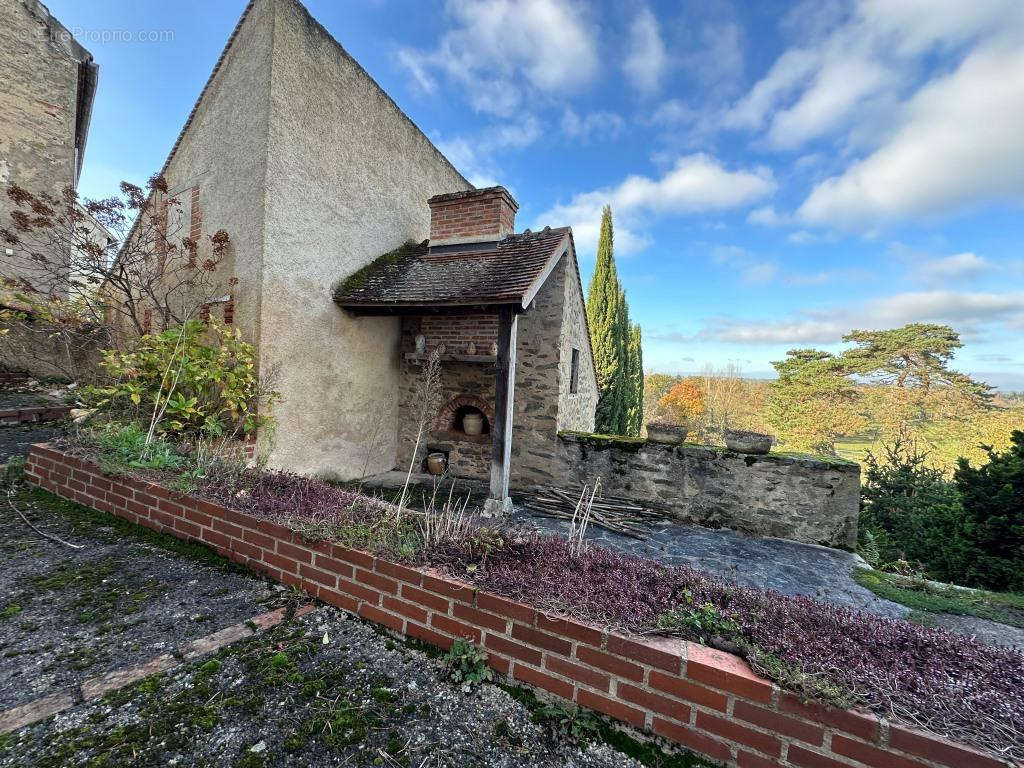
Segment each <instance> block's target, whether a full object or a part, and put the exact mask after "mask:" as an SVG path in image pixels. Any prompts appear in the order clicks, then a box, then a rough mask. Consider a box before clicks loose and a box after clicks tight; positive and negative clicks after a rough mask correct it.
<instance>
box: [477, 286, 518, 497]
mask: <svg viewBox="0 0 1024 768" xmlns="http://www.w3.org/2000/svg"><path fill="white" fill-rule="evenodd" d="M518 324H519V315H517V314H516V313H515V312H513V311H512V307H510V306H507V307H502V308H501V309H500V310H498V358H497V361H496V364H497V372H496V373H495V376H494V425H493V429H492V430H491V432H492V435H491V491H490V498H489V499H488V500H487V504H486V507H485V509H486V511H487V512H489V513H491V514H499V513H504V512H509V511H511V508H512V502H511V500H510V499H509V497H508V471H509V461H510V460H511V457H512V409H513V406H514V404H515V399H516V398H515V386H516V329H517V327H518Z"/></svg>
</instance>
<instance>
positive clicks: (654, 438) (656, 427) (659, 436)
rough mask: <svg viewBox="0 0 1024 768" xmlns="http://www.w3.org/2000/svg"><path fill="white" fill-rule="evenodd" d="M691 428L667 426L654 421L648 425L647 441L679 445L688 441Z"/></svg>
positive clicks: (677, 425)
mask: <svg viewBox="0 0 1024 768" xmlns="http://www.w3.org/2000/svg"><path fill="white" fill-rule="evenodd" d="M689 432H690V428H689V427H687V426H686V425H684V424H665V423H663V422H660V421H652V422H649V423H648V424H647V440H648V442H651V443H663V444H665V445H679V444H680V443H682V442H684V441H685V440H686V436H687V435H688V434H689Z"/></svg>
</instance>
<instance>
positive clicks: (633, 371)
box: [626, 325, 644, 437]
mask: <svg viewBox="0 0 1024 768" xmlns="http://www.w3.org/2000/svg"><path fill="white" fill-rule="evenodd" d="M629 385H630V386H629V408H628V419H627V422H628V423H627V425H626V434H627V435H631V436H634V437H636V436H638V435H639V434H640V429H641V427H643V422H644V350H643V333H642V332H641V330H640V326H639V325H631V326H630V328H629Z"/></svg>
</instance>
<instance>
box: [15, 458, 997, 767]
mask: <svg viewBox="0 0 1024 768" xmlns="http://www.w3.org/2000/svg"><path fill="white" fill-rule="evenodd" d="M25 472H26V476H27V478H28V480H29V482H31V483H34V484H36V485H38V486H40V487H42V488H45V489H47V490H49V491H52V492H53V493H56V494H59V495H60V496H63V497H64V498H66V499H71V500H74V501H77V502H79V503H81V504H86V505H88V506H91V507H94V508H95V509H98V510H101V511H104V512H108V513H110V514H113V515H116V516H118V517H120V518H122V519H125V520H129V521H131V522H133V523H137V524H139V525H143V526H146V527H148V528H152V529H154V530H157V531H163V532H165V533H167V534H170V535H172V536H175V537H177V538H180V539H185V540H187V541H194V542H198V543H200V544H203V545H206V546H208V547H211V548H212V549H213V550H215V551H216V552H218V553H219V554H221V555H222V556H224V557H227V558H230V559H231V560H233V561H235V562H237V563H240V564H242V565H245V566H247V567H250V568H253V569H255V570H258V571H261V572H263V573H265V574H267V575H268V576H269V577H270V578H272V579H274V580H276V581H279V582H281V583H284V584H288V585H290V586H294V587H296V588H298V589H302V590H304V591H306V592H307V593H308V594H310V595H312V596H315V597H317V598H319V599H320V600H323V601H324V602H325V603H329V604H331V605H334V606H337V607H339V608H341V609H342V610H345V611H349V612H351V613H352V614H354V615H356V616H359V617H361V618H362V619H364V620H366V621H371V622H374V623H375V624H378V625H380V626H382V627H384V628H386V629H387V630H390V631H391V632H394V633H397V634H399V635H403V636H405V637H411V638H416V639H417V640H420V641H422V642H425V643H429V644H430V645H432V646H435V647H438V648H441V649H448V648H450V647H451V645H452V644H453V642H454V641H455V640H456V639H461V640H464V641H468V642H471V643H474V644H476V645H478V646H481V647H483V648H484V649H486V651H487V654H488V655H487V664H488V665H489V666H491V667H492V668H493V669H494V670H495V673H496V676H497V678H498V680H499V681H501V682H504V683H506V684H513V685H526V686H530V687H532V688H535V689H538V690H539V691H541V692H542V695H544V696H548V697H555V698H557V699H560V700H562V701H566V702H572V703H574V704H576V705H578V706H580V707H582V708H584V709H588V710H596V711H597V712H601V713H603V714H605V715H608V716H609V717H611V718H614V719H615V720H617V721H619V723H621V724H623V725H625V726H628V727H629V728H631V729H633V732H634V733H635V734H637V735H638V736H640V737H641V738H649V737H653V736H657V737H661V738H663V739H665V740H667V741H668V742H670V743H673V744H676V745H681V746H683V747H685V748H687V749H689V750H693V751H694V752H696V753H698V754H700V755H702V756H704V757H706V758H709V759H711V760H713V761H716V762H719V763H724V764H725V765H727V766H729V768H863V766H871V767H872V768H968V766H969V767H970V768H1007V766H1008V765H1009V763H1008V761H1004V760H1001V759H999V758H997V757H996V756H994V755H991V754H985V753H982V752H979V751H977V750H975V749H972V748H970V747H967V746H964V745H962V744H957V743H954V742H951V741H948V740H946V739H943V738H941V737H939V736H937V735H935V734H933V733H928V732H925V731H920V730H917V729H915V728H912V727H909V726H906V725H901V724H899V723H897V722H893V721H891V720H887V719H883V718H880V717H878V716H877V715H875V714H874V713H872V712H868V711H863V710H844V709H833V708H829V707H825V706H824V705H822V704H818V703H815V702H809V701H807V700H806V697H804V696H798V695H795V694H793V693H791V692H789V691H786V690H783V689H780V687H779V686H778V685H776V684H774V683H772V682H771V681H769V680H766V679H765V678H762V677H760V676H759V675H757V674H756V673H755V672H754V671H753V670H751V668H750V667H749V665H748V664H747V663H746V662H745V661H744V660H743V659H741V658H739V657H738V656H733V655H732V654H729V653H723V652H721V651H716V650H713V649H711V648H707V647H705V646H702V645H698V644H697V643H692V642H686V641H684V640H681V639H680V638H669V637H649V636H626V635H623V634H619V633H617V632H613V631H609V630H608V629H607V628H604V627H598V626H593V625H590V624H586V623H583V622H579V621H576V620H574V619H572V618H569V617H566V616H560V615H557V614H554V613H552V612H551V611H550V609H546V608H542V607H538V606H533V605H526V604H523V603H518V602H515V601H513V600H509V599H507V598H506V597H503V596H502V595H498V594H493V593H490V592H487V591H485V590H482V589H478V588H477V587H475V586H474V585H473V584H468V583H465V582H462V581H459V580H457V579H454V578H452V577H450V576H448V575H446V574H443V573H438V572H436V571H432V570H428V569H418V568H411V567H409V566H408V565H404V564H401V563H396V562H393V561H391V560H388V559H386V558H383V557H375V556H374V555H373V554H371V553H368V552H363V551H360V550H354V549H349V548H347V547H344V546H340V545H338V544H333V543H331V542H327V541H322V542H318V543H313V542H310V541H307V540H305V539H304V538H302V536H301V535H299V534H298V533H294V532H292V531H290V530H289V529H287V528H285V527H283V526H281V525H278V524H276V523H274V522H271V521H269V520H260V519H257V518H254V517H251V516H249V515H246V514H242V513H240V512H235V511H233V510H230V509H226V508H225V507H222V506H220V505H218V504H213V503H211V502H208V501H205V500H202V499H197V498H193V497H190V496H183V495H181V494H179V493H176V492H172V491H170V490H169V489H167V488H164V487H162V486H160V485H158V484H156V483H151V482H148V481H146V480H143V479H133V478H114V477H105V476H104V475H103V474H102V473H101V472H100V470H99V469H98V468H97V467H95V466H93V465H90V464H87V463H85V462H83V461H80V460H78V459H75V458H73V457H70V456H66V455H64V454H62V453H60V452H59V451H57V450H55V449H53V448H52V447H50V446H46V445H35V446H33V447H32V451H31V453H30V454H29V458H28V463H27V465H26V469H25Z"/></svg>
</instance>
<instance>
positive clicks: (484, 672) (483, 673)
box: [444, 640, 494, 691]
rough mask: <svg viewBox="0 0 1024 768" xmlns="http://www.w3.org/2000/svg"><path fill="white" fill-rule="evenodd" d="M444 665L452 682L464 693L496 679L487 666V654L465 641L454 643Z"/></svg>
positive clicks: (446, 655)
mask: <svg viewBox="0 0 1024 768" xmlns="http://www.w3.org/2000/svg"><path fill="white" fill-rule="evenodd" d="M444 664H445V666H446V667H448V671H449V677H450V678H451V681H452V682H453V683H456V684H457V685H459V686H460V687H461V688H462V690H464V691H469V690H470V689H471V688H472V687H473V686H476V685H479V684H480V683H483V682H486V681H488V680H492V679H494V672H493V671H492V670H491V668H490V667H488V666H487V653H486V652H485V651H482V650H480V649H479V648H477V647H476V646H475V645H473V644H472V643H467V642H466V641H465V640H456V641H455V642H453V643H452V647H451V648H449V649H448V653H447V654H445V657H444Z"/></svg>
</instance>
